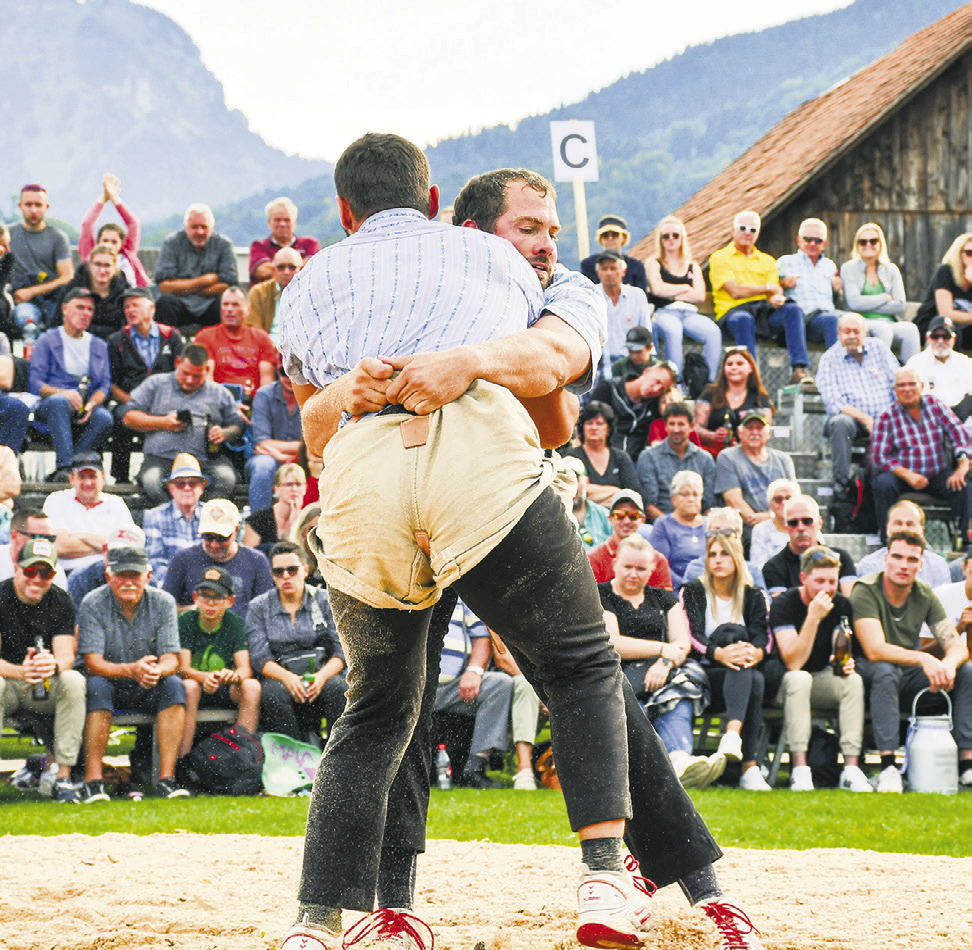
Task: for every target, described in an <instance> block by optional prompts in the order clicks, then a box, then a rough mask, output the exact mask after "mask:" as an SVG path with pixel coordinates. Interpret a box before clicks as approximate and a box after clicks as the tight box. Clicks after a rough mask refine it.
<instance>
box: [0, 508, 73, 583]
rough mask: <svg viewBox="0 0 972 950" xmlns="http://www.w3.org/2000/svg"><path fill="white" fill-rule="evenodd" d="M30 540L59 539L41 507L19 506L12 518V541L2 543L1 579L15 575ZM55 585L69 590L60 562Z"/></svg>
mask: <svg viewBox="0 0 972 950" xmlns="http://www.w3.org/2000/svg"><path fill="white" fill-rule="evenodd" d="M28 541H50V542H51V544H54V543H55V542H56V541H57V534H56V533H55V531H54V528H53V526H52V525H51V522H50V519H49V518H48V517H47V515H45V514H44V512H43V511H42V510H41V509H40V508H18V509H17V510H16V511H14V513H13V515H12V516H11V518H10V543H9V544H4V545H0V581H5V580H7V579H8V578H10V577H13V576H14V570H15V569H16V566H17V558H19V557H20V552H21V551H22V550H23V549H24V545H25V544H26V543H27V542H28ZM55 570H56V571H57V573H56V574H55V576H54V585H55V586H56V587H60V588H61V590H65V591H66V590H67V588H68V580H67V574H65V573H64V568H63V567H61V565H60V564H58V565H57V567H56V568H55Z"/></svg>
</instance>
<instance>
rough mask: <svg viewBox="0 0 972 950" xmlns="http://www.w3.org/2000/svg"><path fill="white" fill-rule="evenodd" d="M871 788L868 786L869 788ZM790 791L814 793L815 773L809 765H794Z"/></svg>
mask: <svg viewBox="0 0 972 950" xmlns="http://www.w3.org/2000/svg"><path fill="white" fill-rule="evenodd" d="M870 787H871V786H870V785H868V788H870ZM790 791H791V792H812V791H813V773H812V772H811V771H810V766H809V765H794V766H793V771H792V772H791V773H790Z"/></svg>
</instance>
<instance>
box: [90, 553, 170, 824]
mask: <svg viewBox="0 0 972 950" xmlns="http://www.w3.org/2000/svg"><path fill="white" fill-rule="evenodd" d="M105 574H106V577H107V583H106V584H104V585H103V586H102V587H99V588H98V589H97V590H94V591H92V592H91V593H90V594H88V596H87V597H85V598H84V600H83V601H81V609H80V610H79V611H78V656H79V657H83V658H84V669H85V672H86V674H87V677H88V682H87V687H88V695H87V709H88V712H87V717H86V719H85V724H84V790H83V792H82V801H83V802H84V803H85V804H89V805H90V804H94V803H95V802H103V801H108V794H107V792H106V791H105V782H104V773H103V762H102V760H103V758H104V755H105V750H106V749H107V747H108V738H109V736H110V734H111V724H112V720H113V718H114V713H115V711H116V710H120V709H131V710H136V711H137V712H145V713H150V714H151V715H153V716H155V720H156V733H157V735H158V747H159V777H158V781H156V783H155V789H154V791H155V795H156V797H157V798H185V797H186V796H187V795H188V794H189V793H188V791H186V789H185V788H183V787H182V786H181V785H180V784H179V782H178V781H177V780H176V778H175V765H176V758H177V756H178V752H179V743H180V742H181V741H182V733H183V728H184V725H185V714H186V709H185V707H186V691H185V688H184V687H183V685H182V679H181V678H180V676H179V674H178V669H179V629H178V626H177V620H176V605H175V601H174V600H173V599H172V597H171V596H170V595H169V594H167V593H165V592H164V591H161V590H159V589H158V588H156V587H151V586H149V580H150V578H151V576H152V567H151V565H150V564H149V559H148V555H147V554H146V553H145V548H143V547H118V548H112V549H111V550H109V551H108V566H107V568H106V569H105Z"/></svg>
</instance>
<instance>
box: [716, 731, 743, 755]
mask: <svg viewBox="0 0 972 950" xmlns="http://www.w3.org/2000/svg"><path fill="white" fill-rule="evenodd" d="M718 751H719V752H721V753H722V754H723V755H724V756H725V757H726V758H727V759H732V760H733V761H734V762H741V761H742V736H741V735H739V733H738V732H727V733H726V734H725V735H724V736H723V737H722V738H721V739H720V740H719V749H718Z"/></svg>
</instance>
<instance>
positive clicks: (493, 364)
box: [386, 314, 591, 415]
mask: <svg viewBox="0 0 972 950" xmlns="http://www.w3.org/2000/svg"><path fill="white" fill-rule="evenodd" d="M387 362H388V363H389V364H390V365H391V366H392V367H394V368H395V369H400V370H401V372H400V373H399V374H398V376H397V377H396V378H395V380H394V381H393V382H392V383H391V384H390V385H389V387H388V390H387V393H386V396H387V399H388V401H389V402H393V403H398V404H399V405H402V406H405V408H407V409H409V410H410V411H412V412H417V413H419V414H420V415H426V414H428V413H430V412H433V411H434V410H436V409H439V408H441V407H442V406H444V405H445V404H446V403H447V402H452V401H453V400H454V399H457V398H458V397H459V396H461V395H462V394H463V393H464V392H465V391H466V390H467V389H468V388H469V386H470V385H471V384H472V382H473V380H475V379H484V380H486V381H487V382H491V383H496V385H498V386H504V387H505V388H506V389H508V390H510V392H511V393H513V395H514V396H516V397H517V398H521V399H522V398H526V399H532V398H536V397H539V396H545V395H548V394H549V393H552V392H553V391H554V390H556V389H559V388H561V387H562V386H565V385H566V384H567V383H569V382H572V381H573V380H575V379H579V378H580V377H581V376H583V375H584V373H585V372H586V371H587V369H588V367H589V366H590V362H591V351H590V348H589V347H588V345H587V343H586V342H585V341H584V338H583V337H582V336H581V335H580V334H579V333H578V332H577V331H576V330H574V329H573V328H572V327H570V326H569V325H568V324H566V323H565V322H564V321H563V320H561V319H560V317H557V316H555V315H553V314H544V315H543V316H542V317H541V318H540V319H539V320H538V321H537V322H536V323H535V324H534V325H533V326H532V327H530V328H529V329H527V330H521V331H520V332H519V333H513V334H511V335H510V336H506V337H503V338H502V339H499V340H491V341H490V342H488V343H478V344H476V345H474V346H461V347H457V348H456V349H453V350H447V351H446V352H444V353H420V354H417V355H415V356H410V357H402V358H392V359H389V360H387Z"/></svg>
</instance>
